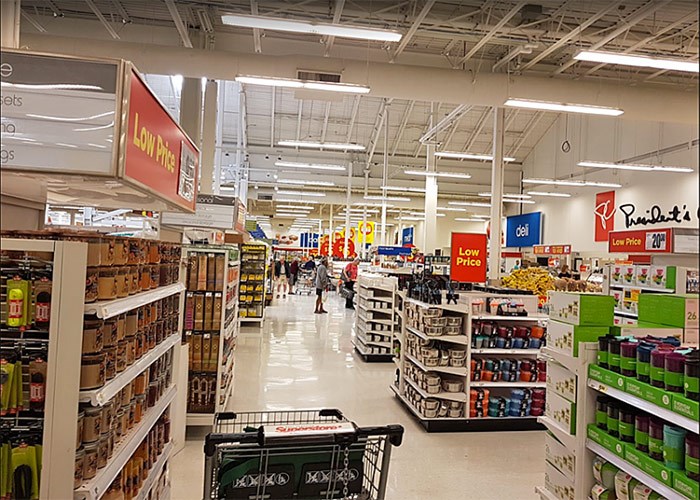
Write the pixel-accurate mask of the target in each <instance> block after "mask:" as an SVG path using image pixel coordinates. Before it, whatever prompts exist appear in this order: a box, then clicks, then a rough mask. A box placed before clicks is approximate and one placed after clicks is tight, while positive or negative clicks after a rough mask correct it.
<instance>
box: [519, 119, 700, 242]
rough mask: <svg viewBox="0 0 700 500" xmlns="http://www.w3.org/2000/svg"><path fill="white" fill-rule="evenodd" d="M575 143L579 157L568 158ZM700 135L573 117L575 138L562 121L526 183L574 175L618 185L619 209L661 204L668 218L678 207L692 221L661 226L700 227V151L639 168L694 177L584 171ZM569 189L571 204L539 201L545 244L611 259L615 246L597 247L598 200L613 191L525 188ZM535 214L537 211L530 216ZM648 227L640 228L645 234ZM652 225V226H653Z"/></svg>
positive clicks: (533, 160)
mask: <svg viewBox="0 0 700 500" xmlns="http://www.w3.org/2000/svg"><path fill="white" fill-rule="evenodd" d="M567 137H568V140H569V142H570V144H571V151H570V152H569V153H564V152H563V151H562V149H561V144H562V142H563V141H564V140H566V139H567ZM697 137H698V128H697V125H696V126H688V125H679V124H673V123H659V122H638V121H629V120H621V119H613V118H605V117H569V123H568V134H567V124H566V118H565V117H562V118H560V119H559V120H558V121H557V122H556V123H555V124H554V125H553V126H552V128H551V129H550V130H549V131H548V132H547V133H546V134H545V136H544V137H543V138H542V140H541V141H540V143H539V144H538V145H537V146H536V147H535V149H534V150H533V152H532V154H531V155H530V156H528V158H526V159H525V161H524V165H523V176H524V177H536V178H552V177H556V178H559V179H562V178H566V177H569V176H573V177H574V178H576V179H587V180H595V181H608V182H617V183H619V184H622V186H623V187H622V188H618V189H616V190H615V191H616V195H615V196H616V200H615V201H616V206H617V207H619V206H620V205H621V204H626V203H632V204H634V205H635V207H636V211H635V213H637V214H639V215H644V212H645V210H647V209H649V208H651V207H652V206H653V205H658V206H659V207H660V208H661V210H662V212H663V213H666V212H668V211H669V210H671V209H673V207H674V206H675V205H678V206H679V208H681V209H682V208H683V206H684V205H685V206H686V208H687V209H688V210H689V211H690V215H691V221H689V222H683V223H682V224H669V223H660V224H656V225H655V226H656V227H698V225H699V221H698V213H697V212H698V181H699V179H698V147H697V146H695V147H692V148H686V149H685V150H683V151H678V152H675V153H668V154H664V155H661V156H658V157H656V156H654V157H650V158H646V159H643V160H639V161H638V163H646V164H660V165H673V166H684V167H691V168H693V169H695V172H694V173H690V174H687V173H658V172H654V173H651V172H638V171H637V172H635V171H619V170H615V171H613V170H603V169H592V168H583V167H579V166H577V163H578V162H579V161H583V160H593V161H612V162H614V161H621V160H626V159H629V158H633V157H635V156H638V155H642V154H644V153H648V152H652V151H656V150H659V149H663V148H667V147H670V146H674V145H677V144H681V143H684V142H685V143H687V142H689V141H691V140H693V139H696V138H697ZM528 190H536V191H561V192H567V193H571V194H572V195H573V196H572V197H571V198H536V199H537V201H538V204H537V205H530V206H529V207H532V210H531V211H538V210H541V211H542V212H543V213H544V235H543V238H544V241H543V242H544V243H546V244H566V243H570V244H572V246H573V248H572V250H573V251H577V252H595V254H597V255H601V254H606V253H607V243H605V242H599V243H597V242H595V241H594V214H593V209H594V205H595V195H596V193H598V192H603V191H610V188H596V187H588V188H571V187H554V186H532V185H525V186H524V191H525V192H527V191H528ZM528 211H530V210H528ZM624 221H625V217H624V214H623V213H622V212H621V211H620V210H619V208H618V209H617V211H616V214H615V230H623V229H626V227H625V223H624ZM641 227H643V226H637V227H636V228H641ZM646 227H652V226H646Z"/></svg>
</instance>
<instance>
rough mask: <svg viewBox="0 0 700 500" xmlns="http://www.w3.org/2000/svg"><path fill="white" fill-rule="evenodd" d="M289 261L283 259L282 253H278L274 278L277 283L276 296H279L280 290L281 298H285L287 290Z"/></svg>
mask: <svg viewBox="0 0 700 500" xmlns="http://www.w3.org/2000/svg"><path fill="white" fill-rule="evenodd" d="M290 275H291V274H290V272H289V263H288V262H286V261H285V259H284V255H280V258H279V260H278V261H277V262H275V271H274V276H273V277H274V278H275V282H276V283H277V298H278V299H279V298H280V291H281V292H282V298H285V299H286V298H287V292H288V290H289V277H290Z"/></svg>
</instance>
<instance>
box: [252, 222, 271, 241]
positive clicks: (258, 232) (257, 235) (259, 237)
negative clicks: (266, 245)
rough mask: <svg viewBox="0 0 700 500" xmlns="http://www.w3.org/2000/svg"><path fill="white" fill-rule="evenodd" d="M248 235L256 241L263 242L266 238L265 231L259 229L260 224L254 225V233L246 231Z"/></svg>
mask: <svg viewBox="0 0 700 500" xmlns="http://www.w3.org/2000/svg"><path fill="white" fill-rule="evenodd" d="M248 233H249V234H250V235H251V236H252V237H253V238H255V239H256V240H264V239H265V238H267V235H266V234H265V231H263V229H262V228H261V227H260V224H256V226H255V231H248Z"/></svg>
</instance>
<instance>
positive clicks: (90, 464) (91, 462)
mask: <svg viewBox="0 0 700 500" xmlns="http://www.w3.org/2000/svg"><path fill="white" fill-rule="evenodd" d="M97 449H98V444H97V442H94V443H90V444H86V445H85V447H84V451H85V460H84V462H83V479H92V478H93V477H95V475H96V474H97Z"/></svg>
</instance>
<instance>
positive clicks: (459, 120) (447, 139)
mask: <svg viewBox="0 0 700 500" xmlns="http://www.w3.org/2000/svg"><path fill="white" fill-rule="evenodd" d="M465 116H467V113H464V114H463V115H460V117H459V118H457V119H456V120H455V122H454V123H453V124H452V128H451V129H450V131H449V133H448V134H447V137H445V140H444V141H442V142H441V143H440V148H441V149H443V150H445V151H450V142H451V141H452V138H453V137H454V135H455V133H456V132H457V129H459V125H460V123H462V120H463V119H464V117H465Z"/></svg>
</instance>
